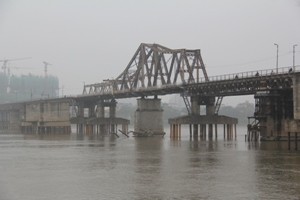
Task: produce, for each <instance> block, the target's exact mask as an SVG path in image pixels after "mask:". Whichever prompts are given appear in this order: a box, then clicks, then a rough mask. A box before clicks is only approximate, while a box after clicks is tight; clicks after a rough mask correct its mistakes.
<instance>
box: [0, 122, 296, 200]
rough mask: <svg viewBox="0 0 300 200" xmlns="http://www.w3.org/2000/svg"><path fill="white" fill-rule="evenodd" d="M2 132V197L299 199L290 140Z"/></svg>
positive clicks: (33, 199) (24, 199)
mask: <svg viewBox="0 0 300 200" xmlns="http://www.w3.org/2000/svg"><path fill="white" fill-rule="evenodd" d="M166 132H167V134H166V136H165V137H164V138H161V137H148V138H134V137H130V138H126V137H125V136H123V135H121V134H120V137H119V138H116V137H115V136H97V135H94V136H87V135H77V134H70V135H57V134H56V135H21V134H5V133H2V134H1V135H0V200H20V199H22V200H54V199H63V200H85V199H86V200H87V199H89V200H90V199H151V200H152V199H220V200H221V199H222V200H224V199H230V200H232V199H239V200H240V199H285V200H287V199H299V198H300V151H299V150H298V151H295V150H294V149H293V147H294V146H293V145H292V149H293V150H291V151H288V150H287V142H280V143H278V142H258V143H254V142H253V143H248V142H245V141H244V135H245V134H246V129H245V127H238V137H237V140H233V141H226V140H225V141H224V139H223V137H222V134H223V133H222V132H221V131H220V136H219V137H218V140H217V141H216V140H215V139H213V140H212V141H208V140H206V141H201V140H198V141H193V140H192V141H190V139H189V134H188V131H183V132H182V138H181V140H179V141H174V140H171V139H170V138H169V132H168V130H166Z"/></svg>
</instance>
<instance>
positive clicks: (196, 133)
mask: <svg viewBox="0 0 300 200" xmlns="http://www.w3.org/2000/svg"><path fill="white" fill-rule="evenodd" d="M193 135H194V139H195V138H198V124H194V125H193Z"/></svg>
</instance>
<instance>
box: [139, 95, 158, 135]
mask: <svg viewBox="0 0 300 200" xmlns="http://www.w3.org/2000/svg"><path fill="white" fill-rule="evenodd" d="M162 114H163V109H162V108H161V99H158V98H154V99H145V98H140V99H137V110H136V111H135V120H134V131H136V132H145V131H150V132H153V134H164V130H163V119H162Z"/></svg>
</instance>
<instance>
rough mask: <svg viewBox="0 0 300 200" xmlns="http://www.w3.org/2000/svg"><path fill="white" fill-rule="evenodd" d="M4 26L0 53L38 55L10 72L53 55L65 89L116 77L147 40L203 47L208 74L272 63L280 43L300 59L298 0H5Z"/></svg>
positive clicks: (36, 68) (282, 61) (38, 68)
mask: <svg viewBox="0 0 300 200" xmlns="http://www.w3.org/2000/svg"><path fill="white" fill-rule="evenodd" d="M0 28H1V31H0V59H4V58H8V59H9V58H20V57H32V58H31V59H29V60H23V61H15V62H11V63H10V64H9V65H10V66H11V67H12V73H17V74H20V73H25V74H28V73H29V72H31V73H33V74H38V75H42V74H43V73H44V67H43V64H42V61H47V62H49V63H51V64H53V65H52V66H49V74H52V75H55V76H58V77H59V79H60V85H61V86H62V85H64V88H65V94H79V93H81V92H82V86H83V82H85V83H95V82H101V81H102V80H103V79H106V78H113V77H117V76H118V75H119V74H120V73H121V72H122V71H123V70H124V68H125V67H126V65H127V64H128V62H129V60H130V59H131V58H132V56H133V54H134V52H135V51H136V49H137V48H138V46H139V44H140V43H142V42H144V43H159V44H162V45H164V46H167V47H170V48H191V49H201V52H202V57H203V60H204V62H205V64H206V68H207V72H208V74H209V76H213V75H218V74H223V73H234V72H242V71H249V70H257V69H268V68H274V67H275V64H276V47H275V46H274V43H278V44H279V55H280V57H279V66H290V65H292V45H293V44H299V46H298V47H297V48H296V50H297V52H296V64H298V65H299V64H300V53H299V52H300V1H299V0H163V1H162V0H160V1H159V0H151V1H150V0H149V1H146V0H143V1H141V0H126V1H125V0H88V1H86V0H51V1H49V0H0ZM297 57H298V59H297ZM13 67H18V68H23V70H21V69H17V68H13Z"/></svg>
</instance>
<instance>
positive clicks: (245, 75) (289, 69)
mask: <svg viewBox="0 0 300 200" xmlns="http://www.w3.org/2000/svg"><path fill="white" fill-rule="evenodd" d="M293 72H300V65H297V66H295V71H294V70H293V67H292V66H291V67H280V68H278V69H276V68H275V69H263V70H255V71H248V72H239V73H232V74H224V75H216V76H209V77H208V80H209V81H226V80H234V79H242V78H253V77H264V76H278V75H282V74H288V73H293ZM204 82H207V80H206V79H205V78H200V79H199V80H198V81H197V83H204Z"/></svg>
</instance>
